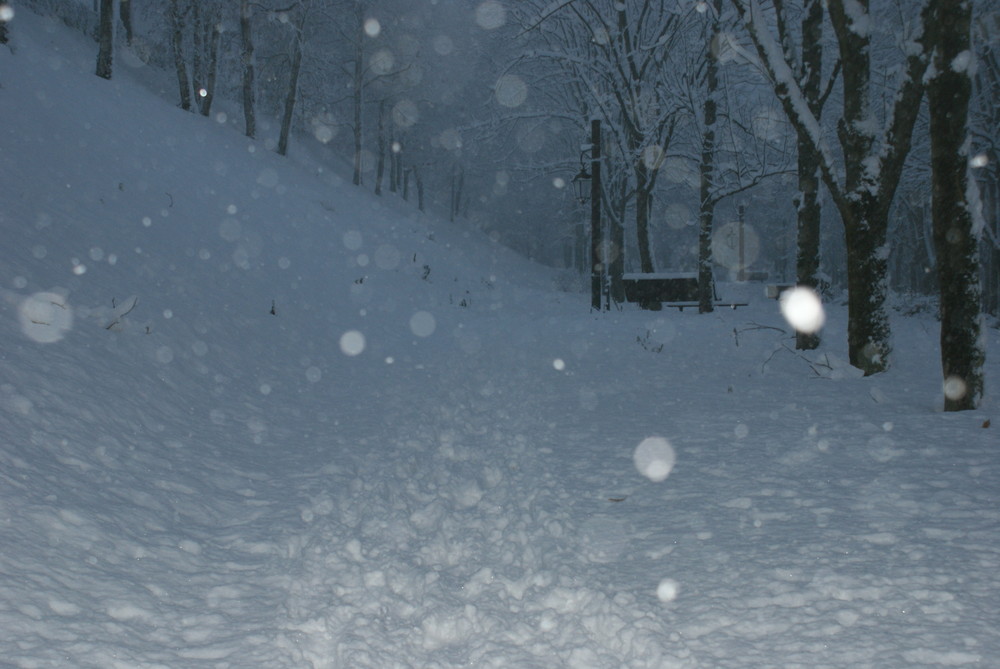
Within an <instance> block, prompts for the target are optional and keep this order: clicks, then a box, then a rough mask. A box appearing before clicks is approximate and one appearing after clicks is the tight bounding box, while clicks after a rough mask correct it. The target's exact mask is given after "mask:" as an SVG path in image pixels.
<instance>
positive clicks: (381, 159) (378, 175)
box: [375, 100, 386, 195]
mask: <svg viewBox="0 0 1000 669" xmlns="http://www.w3.org/2000/svg"><path fill="white" fill-rule="evenodd" d="M375 132H376V133H377V134H378V157H377V158H376V161H377V162H376V164H375V194H376V195H381V194H382V179H383V178H385V152H386V138H385V100H380V101H379V103H378V127H377V129H376V131H375Z"/></svg>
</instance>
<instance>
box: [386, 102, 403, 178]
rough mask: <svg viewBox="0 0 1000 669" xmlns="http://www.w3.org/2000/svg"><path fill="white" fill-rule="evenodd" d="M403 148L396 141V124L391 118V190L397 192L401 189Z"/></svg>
mask: <svg viewBox="0 0 1000 669" xmlns="http://www.w3.org/2000/svg"><path fill="white" fill-rule="evenodd" d="M401 152H402V148H401V147H400V145H399V143H398V142H397V141H396V133H395V124H394V123H393V122H392V119H391V118H390V119H389V192H390V193H395V192H396V191H398V190H399V176H400V170H399V165H400V157H401V156H400V155H399V154H400V153H401Z"/></svg>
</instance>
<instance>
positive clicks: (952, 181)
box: [927, 0, 986, 411]
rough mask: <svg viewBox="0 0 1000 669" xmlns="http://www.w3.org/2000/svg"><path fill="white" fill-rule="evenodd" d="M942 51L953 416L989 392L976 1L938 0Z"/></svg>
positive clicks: (947, 345) (942, 217)
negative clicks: (972, 126) (973, 132)
mask: <svg viewBox="0 0 1000 669" xmlns="http://www.w3.org/2000/svg"><path fill="white" fill-rule="evenodd" d="M931 5H932V7H933V9H932V16H933V20H932V22H931V24H930V25H929V26H928V33H929V36H930V40H931V42H932V44H933V45H934V63H933V69H932V75H931V76H930V77H929V80H928V83H927V97H928V103H929V107H930V133H931V165H932V169H933V175H932V180H933V197H932V211H933V218H934V247H935V250H936V252H937V267H938V282H939V284H940V290H941V367H942V371H943V374H944V393H945V403H944V408H945V411H962V410H966V409H975V408H976V407H977V406H978V404H979V401H980V398H981V397H982V394H983V363H984V362H985V357H986V356H985V351H984V349H983V346H982V332H981V328H982V323H981V319H982V317H981V313H980V299H981V294H980V286H979V230H980V228H981V226H980V225H979V224H978V221H977V212H974V210H973V207H974V206H975V204H977V203H978V193H977V192H976V184H975V182H974V181H973V180H971V179H970V178H969V156H968V147H969V143H968V142H969V132H968V111H969V99H970V96H971V92H972V80H971V77H970V68H972V67H973V66H974V62H973V61H974V57H973V55H972V52H971V50H970V49H971V46H970V38H969V32H970V22H971V17H972V3H971V1H970V0H932V1H931Z"/></svg>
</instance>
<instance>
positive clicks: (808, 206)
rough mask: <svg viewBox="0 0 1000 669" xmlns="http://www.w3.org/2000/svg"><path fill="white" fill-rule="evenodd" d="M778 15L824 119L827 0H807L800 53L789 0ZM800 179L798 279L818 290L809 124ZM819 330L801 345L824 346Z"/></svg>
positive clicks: (817, 205) (816, 201) (800, 141)
mask: <svg viewBox="0 0 1000 669" xmlns="http://www.w3.org/2000/svg"><path fill="white" fill-rule="evenodd" d="M774 7H775V11H776V13H777V17H778V34H779V37H780V39H781V45H782V51H784V54H785V60H786V61H788V62H789V63H796V65H797V66H796V67H795V77H796V79H797V80H798V82H799V87H800V88H801V90H802V96H803V97H804V98H805V101H806V103H807V104H808V105H809V110H810V111H811V112H812V115H813V117H814V118H816V120H817V121H819V119H820V116H821V113H822V108H823V102H822V90H821V89H822V74H823V3H822V0H805V1H804V6H803V13H802V24H801V26H802V32H801V42H802V52H801V57H800V58H797V57H796V55H795V47H794V45H793V39H792V37H791V33H790V30H789V29H788V25H787V19H786V17H785V8H784V0H775V2H774ZM796 134H797V148H798V170H797V171H798V183H799V192H798V194H797V195H796V198H795V205H796V214H797V229H798V234H797V237H796V239H797V242H796V257H795V277H796V278H795V282H796V284H797V285H799V286H805V287H807V288H810V289H812V290H817V289H818V287H819V266H820V220H821V218H822V205H821V201H820V192H819V187H820V181H821V177H820V155H819V153H818V152H817V150H816V147H815V146H814V145H813V142H812V141H811V140H810V138H809V137H808V135H806V134H805V132H804V130H803V129H801V128H800V129H798V130H797V133H796ZM819 344H820V336H819V333H818V332H797V333H796V336H795V348H797V349H799V350H812V349H815V348H818V347H819Z"/></svg>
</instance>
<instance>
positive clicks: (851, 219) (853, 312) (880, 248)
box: [841, 197, 892, 375]
mask: <svg viewBox="0 0 1000 669" xmlns="http://www.w3.org/2000/svg"><path fill="white" fill-rule="evenodd" d="M876 205H877V203H876V202H875V201H874V197H868V198H862V199H861V200H860V201H858V200H852V201H851V203H850V206H849V209H848V210H847V211H844V210H842V211H841V217H842V218H843V219H844V231H845V238H846V245H847V267H848V272H847V291H848V296H847V311H848V320H847V348H848V357H849V359H850V362H851V364H852V365H854V366H855V367H857V368H859V369H861V370H863V371H864V373H865V375H869V374H874V373H877V372H882V371H885V370H886V369H887V368H888V366H889V354H890V352H891V351H892V344H891V341H890V327H889V315H888V313H887V312H886V309H885V297H886V270H887V268H888V258H887V253H886V246H885V244H886V224H885V221H886V218H887V216H886V215H884V214H881V213H880V212H878V211H877V210H876V209H877V206H876Z"/></svg>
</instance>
